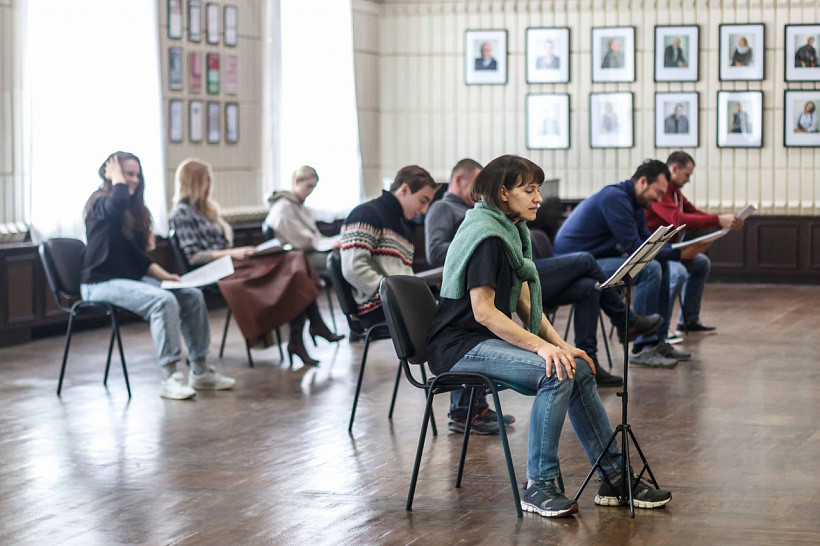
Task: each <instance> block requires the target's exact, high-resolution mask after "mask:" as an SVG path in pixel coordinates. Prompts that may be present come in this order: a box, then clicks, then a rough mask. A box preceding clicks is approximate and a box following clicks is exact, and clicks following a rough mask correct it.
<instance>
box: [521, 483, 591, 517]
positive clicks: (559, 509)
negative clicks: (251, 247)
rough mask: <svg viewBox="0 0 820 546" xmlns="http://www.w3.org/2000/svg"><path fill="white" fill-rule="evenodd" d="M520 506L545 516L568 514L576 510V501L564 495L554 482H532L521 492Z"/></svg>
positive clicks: (526, 510) (527, 510)
mask: <svg viewBox="0 0 820 546" xmlns="http://www.w3.org/2000/svg"><path fill="white" fill-rule="evenodd" d="M521 508H523V509H524V511H525V512H534V513H536V514H539V515H541V516H544V517H545V518H560V517H564V516H570V515H572V514H574V513H575V512H577V511H578V503H576V502H575V501H573V500H569V499H568V498H566V497H565V496H564V494H563V493H561V491H559V490H558V487H557V486H556V485H555V482H547V483H544V484H534V485H531V486H530V487H527V488H526V489H524V491H523V492H522V493H521Z"/></svg>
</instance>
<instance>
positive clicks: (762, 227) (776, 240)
mask: <svg viewBox="0 0 820 546" xmlns="http://www.w3.org/2000/svg"><path fill="white" fill-rule="evenodd" d="M755 228H756V229H755V232H754V235H753V237H754V241H755V242H756V245H755V254H756V257H757V259H756V263H757V266H758V267H760V268H766V269H772V268H776V269H797V267H798V266H799V264H798V253H797V250H798V248H799V243H800V233H799V226H798V225H797V224H796V223H786V222H782V223H771V224H769V223H763V224H758V225H756V226H755Z"/></svg>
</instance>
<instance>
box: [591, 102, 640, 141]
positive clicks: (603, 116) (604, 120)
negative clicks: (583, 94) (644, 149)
mask: <svg viewBox="0 0 820 546" xmlns="http://www.w3.org/2000/svg"><path fill="white" fill-rule="evenodd" d="M589 146H590V148H631V147H632V146H633V132H632V93H628V92H627V93H590V94H589Z"/></svg>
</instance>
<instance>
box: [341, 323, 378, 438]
mask: <svg viewBox="0 0 820 546" xmlns="http://www.w3.org/2000/svg"><path fill="white" fill-rule="evenodd" d="M373 330H375V328H368V329H367V333H365V335H364V351H363V352H362V365H361V366H360V367H359V380H358V382H357V383H356V394H355V396H353V409H351V410H350V423H349V424H348V425H347V431H348V432H353V419H355V418H356V406H357V405H358V404H359V393H360V392H361V390H362V378H363V377H364V365H365V362H367V350H368V349H369V348H370V334H372V333H373Z"/></svg>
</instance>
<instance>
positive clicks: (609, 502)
mask: <svg viewBox="0 0 820 546" xmlns="http://www.w3.org/2000/svg"><path fill="white" fill-rule="evenodd" d="M621 487H622V485H621V478H618V479H617V480H614V481H613V482H612V485H610V484H609V483H608V482H607V481H606V480H604V481H603V482H602V483H601V486H600V487H599V488H598V494H597V495H595V504H598V505H600V506H619V505H620V504H621V502H620V500H619V499H618V497H619V495H620V494H621ZM670 500H672V493H671V492H669V491H666V490H665V489H655V488H654V487H652V486H651V485H649V484H648V483H646V481H644V480H643V479H640V480H638V481H637V482H636V483H633V484H632V504H633V505H634V506H635V508H660V507H661V506H663V505H665V504H666V503H668V502H669V501H670Z"/></svg>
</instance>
